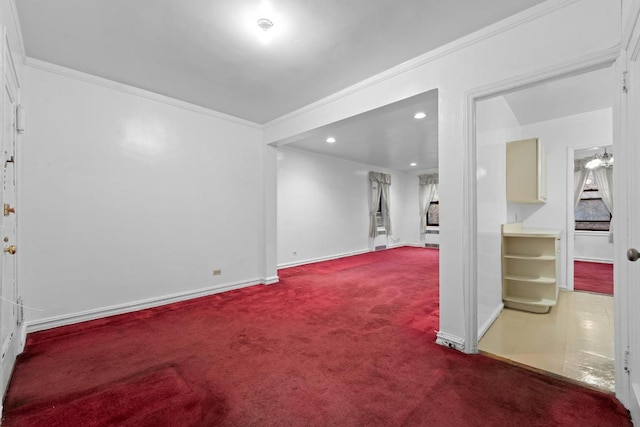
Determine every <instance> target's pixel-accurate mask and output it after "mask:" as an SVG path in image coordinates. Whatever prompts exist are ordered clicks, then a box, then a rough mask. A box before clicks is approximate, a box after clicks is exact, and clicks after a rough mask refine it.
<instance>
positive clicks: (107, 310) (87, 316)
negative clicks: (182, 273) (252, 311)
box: [26, 279, 263, 332]
mask: <svg viewBox="0 0 640 427" xmlns="http://www.w3.org/2000/svg"><path fill="white" fill-rule="evenodd" d="M262 283H263V281H262V280H260V279H251V280H244V281H239V282H232V283H225V284H221V285H216V286H211V287H208V288H202V289H196V290H193V291H187V292H179V293H175V294H171V295H164V296H161V297H155V298H148V299H145V300H141V301H135V302H128V303H124V304H118V305H112V306H109V307H101V308H97V309H93V310H86V311H81V312H78V313H73V314H64V315H61V316H53V317H49V318H46V319H39V320H34V321H31V322H26V330H27V332H36V331H42V330H45V329H51V328H56V327H59V326H66V325H72V324H74V323H80V322H85V321H87V320H94V319H100V318H102V317H108V316H114V315H117V314H123V313H131V312H134V311H139V310H143V309H145V308H152V307H159V306H162V305H167V304H171V303H174V302H180V301H186V300H190V299H194V298H199V297H203V296H207V295H213V294H217V293H220V292H226V291H231V290H234V289H241V288H246V287H249V286H255V285H260V284H262Z"/></svg>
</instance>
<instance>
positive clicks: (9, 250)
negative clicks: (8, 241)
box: [4, 245, 16, 255]
mask: <svg viewBox="0 0 640 427" xmlns="http://www.w3.org/2000/svg"><path fill="white" fill-rule="evenodd" d="M4 251H5V252H6V253H8V254H11V255H13V254H15V253H16V245H9V246H7V247H6V248H4Z"/></svg>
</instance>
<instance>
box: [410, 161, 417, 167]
mask: <svg viewBox="0 0 640 427" xmlns="http://www.w3.org/2000/svg"><path fill="white" fill-rule="evenodd" d="M409 166H418V164H417V163H415V162H414V163H411V164H409Z"/></svg>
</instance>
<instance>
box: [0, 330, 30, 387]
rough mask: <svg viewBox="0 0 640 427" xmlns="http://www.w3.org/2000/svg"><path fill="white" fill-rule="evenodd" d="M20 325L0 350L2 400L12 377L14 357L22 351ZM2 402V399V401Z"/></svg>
mask: <svg viewBox="0 0 640 427" xmlns="http://www.w3.org/2000/svg"><path fill="white" fill-rule="evenodd" d="M21 329H23V328H22V326H21V325H15V327H14V329H13V332H12V333H11V334H10V335H9V337H8V338H7V341H6V342H5V343H4V344H3V348H2V354H3V356H2V374H1V375H2V384H0V387H1V390H0V392H1V394H0V395H1V396H2V397H3V398H4V396H5V394H6V392H7V388H8V386H9V382H10V380H11V376H12V375H13V368H14V367H15V364H16V357H18V355H19V354H20V353H22V351H23V350H24V341H23V340H22V339H20V338H21V336H22V331H21ZM3 400H4V399H3Z"/></svg>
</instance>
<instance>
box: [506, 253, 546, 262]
mask: <svg viewBox="0 0 640 427" xmlns="http://www.w3.org/2000/svg"><path fill="white" fill-rule="evenodd" d="M504 257H505V258H509V259H526V260H532V261H555V260H556V256H555V255H518V254H506V255H505V256H504Z"/></svg>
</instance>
